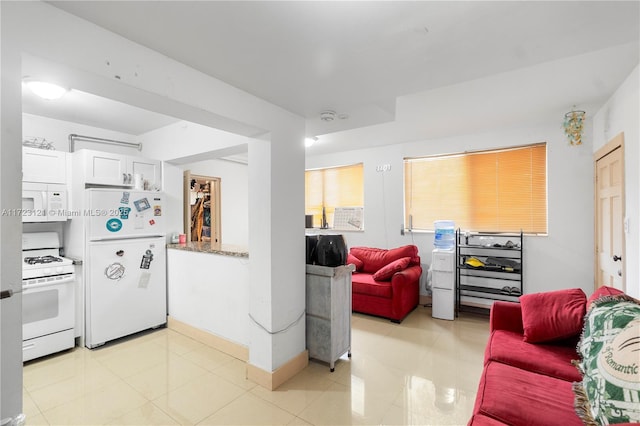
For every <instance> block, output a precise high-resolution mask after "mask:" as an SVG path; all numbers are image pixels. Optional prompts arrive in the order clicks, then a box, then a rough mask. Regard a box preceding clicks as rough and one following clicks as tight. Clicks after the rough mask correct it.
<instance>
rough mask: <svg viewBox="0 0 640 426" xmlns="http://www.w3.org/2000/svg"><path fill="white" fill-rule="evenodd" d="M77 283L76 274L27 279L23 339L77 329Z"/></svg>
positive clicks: (24, 292) (25, 282)
mask: <svg viewBox="0 0 640 426" xmlns="http://www.w3.org/2000/svg"><path fill="white" fill-rule="evenodd" d="M74 287H75V276H74V274H65V275H55V276H52V277H43V278H36V279H30V280H24V281H23V285H22V340H29V339H33V338H35V337H40V336H45V335H48V334H52V333H57V332H59V331H64V330H69V329H73V327H74V326H75V290H74Z"/></svg>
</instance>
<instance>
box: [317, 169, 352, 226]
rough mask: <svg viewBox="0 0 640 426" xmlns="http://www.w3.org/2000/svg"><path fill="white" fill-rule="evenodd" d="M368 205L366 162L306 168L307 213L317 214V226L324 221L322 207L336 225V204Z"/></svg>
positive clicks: (329, 221)
mask: <svg viewBox="0 0 640 426" xmlns="http://www.w3.org/2000/svg"><path fill="white" fill-rule="evenodd" d="M360 206H364V173H363V165H362V163H359V164H354V165H350V166H342V167H331V168H325V169H316V170H307V171H306V172H305V214H311V215H313V223H314V226H318V225H319V224H321V223H322V208H323V207H324V209H325V214H326V216H327V222H328V223H329V226H333V216H334V213H335V209H336V207H360Z"/></svg>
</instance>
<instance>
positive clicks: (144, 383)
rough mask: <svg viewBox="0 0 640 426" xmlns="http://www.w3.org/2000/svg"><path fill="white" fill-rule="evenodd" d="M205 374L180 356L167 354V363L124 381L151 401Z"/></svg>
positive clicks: (205, 372) (205, 371)
mask: <svg viewBox="0 0 640 426" xmlns="http://www.w3.org/2000/svg"><path fill="white" fill-rule="evenodd" d="M205 374H207V370H205V369H204V368H201V367H198V366H197V365H195V364H194V363H192V362H191V361H189V360H186V359H184V358H182V357H181V356H180V355H177V354H174V353H169V354H167V361H166V362H165V363H159V364H157V365H155V366H153V367H151V368H149V369H146V370H143V371H141V372H140V373H138V374H134V375H133V376H129V377H127V378H125V379H124V381H125V382H127V383H129V384H130V385H131V386H132V387H133V388H134V389H136V390H137V391H138V392H140V394H142V395H143V396H144V397H145V398H147V399H149V400H152V399H156V398H158V397H159V396H162V395H164V394H166V393H168V392H170V391H172V390H173V389H175V388H177V387H180V386H182V385H184V384H186V383H188V382H189V381H191V380H193V379H196V378H198V377H201V376H203V375H205Z"/></svg>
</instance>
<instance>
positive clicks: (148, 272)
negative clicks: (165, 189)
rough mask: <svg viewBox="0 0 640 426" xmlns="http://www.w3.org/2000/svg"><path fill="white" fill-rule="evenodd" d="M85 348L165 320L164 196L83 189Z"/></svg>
mask: <svg viewBox="0 0 640 426" xmlns="http://www.w3.org/2000/svg"><path fill="white" fill-rule="evenodd" d="M85 192H86V193H85V196H86V197H87V199H86V201H87V203H86V204H85V205H87V206H88V210H87V211H86V212H84V213H85V217H86V218H87V220H86V230H85V231H86V233H85V235H86V246H85V252H86V257H85V260H86V265H85V267H86V268H87V269H86V272H85V279H86V283H85V289H86V293H85V300H86V305H85V306H86V308H85V309H86V312H85V314H86V320H85V333H86V335H85V345H86V346H87V347H89V348H94V347H96V346H100V345H102V344H104V343H106V342H108V341H110V340H114V339H117V338H120V337H124V336H127V335H130V334H133V333H137V332H139V331H143V330H146V329H149V328H155V327H158V326H161V325H163V324H165V323H166V322H167V286H166V253H165V246H166V238H165V228H164V221H163V201H164V194H162V193H160V192H152V191H129V190H126V189H87V190H86V191H85Z"/></svg>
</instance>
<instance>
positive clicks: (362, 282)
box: [351, 272, 392, 299]
mask: <svg viewBox="0 0 640 426" xmlns="http://www.w3.org/2000/svg"><path fill="white" fill-rule="evenodd" d="M351 291H352V292H353V293H360V294H367V295H370V296H377V297H384V298H386V299H391V293H392V291H391V282H390V281H375V280H374V279H373V276H372V275H371V274H364V273H358V272H356V273H354V274H353V275H352V276H351Z"/></svg>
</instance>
